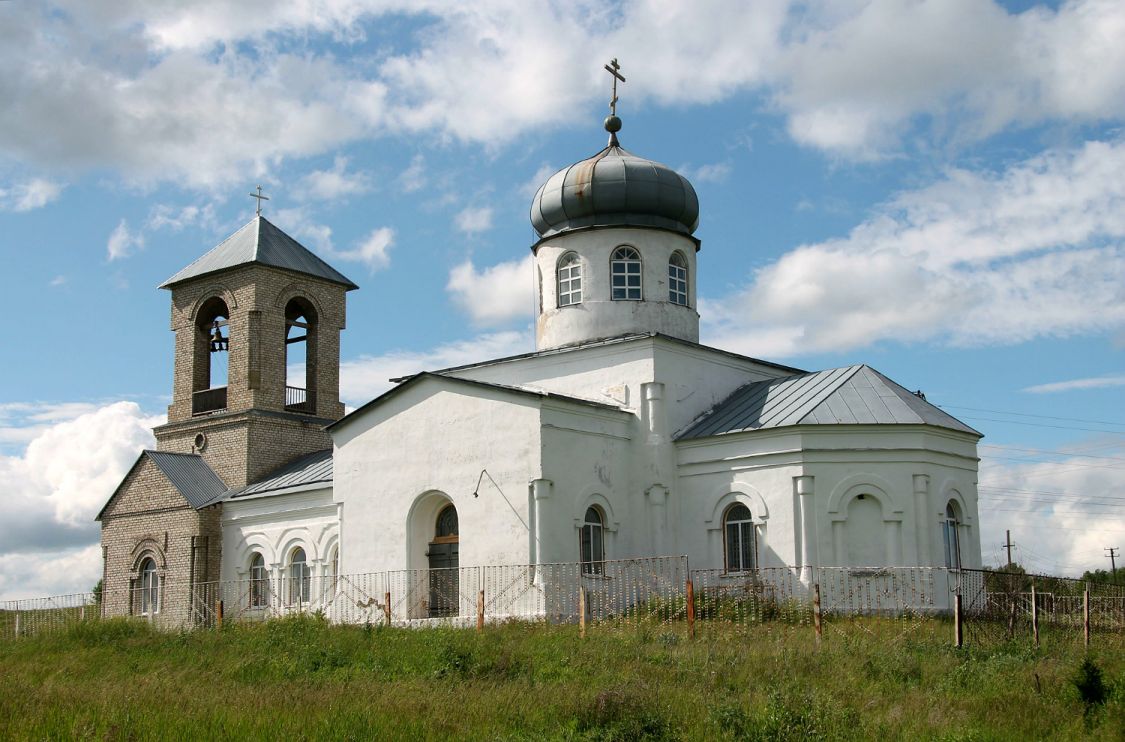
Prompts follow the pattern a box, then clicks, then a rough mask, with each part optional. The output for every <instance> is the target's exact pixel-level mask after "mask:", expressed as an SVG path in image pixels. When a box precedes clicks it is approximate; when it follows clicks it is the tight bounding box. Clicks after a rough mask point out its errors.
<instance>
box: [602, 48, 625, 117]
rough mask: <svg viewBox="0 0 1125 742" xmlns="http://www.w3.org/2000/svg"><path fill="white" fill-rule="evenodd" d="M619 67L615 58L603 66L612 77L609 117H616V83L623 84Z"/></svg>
mask: <svg viewBox="0 0 1125 742" xmlns="http://www.w3.org/2000/svg"><path fill="white" fill-rule="evenodd" d="M620 70H621V65H619V64H618V63H617V57H614V58H613V60H612V61H611V62H610V63H609V64H607V65H606V66H605V71H606V72H608V73H609V74H611V75H613V98H612V99H610V101H609V113H610V115H611V116H616V115H617V81H618V80H620V81H621V82H625V76H624V75H622V74H621V72H620Z"/></svg>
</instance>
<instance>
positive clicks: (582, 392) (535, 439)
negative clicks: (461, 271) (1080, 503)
mask: <svg viewBox="0 0 1125 742" xmlns="http://www.w3.org/2000/svg"><path fill="white" fill-rule="evenodd" d="M698 213H699V208H698V202H697V199H696V194H695V192H694V190H693V188H692V186H691V184H690V183H688V181H687V180H686V179H685V178H683V177H682V176H680V175H678V174H677V173H675V172H673V171H672V170H670V169H668V168H667V167H665V166H663V165H661V164H659V163H656V162H652V161H650V160H646V159H643V158H641V157H638V156H636V155H633V154H631V153H629V152H627V151H626V150H624V149H622V148H621V147H620V146H619V144H618V142H617V138H616V136H615V132H614V136H613V137H612V141H611V143H610V146H608V147H606V148H605V149H604V150H602V151H601V152H599V153H598V154H596V155H594V156H593V157H591V158H589V159H587V160H583V161H582V162H579V163H576V164H574V165H572V166H571V167H568V168H566V169H564V170H561V171H559V172H558V173H556V174H555V175H553V176H552V177H551V178H550V179H548V180H547V182H546V183H545V184H544V185H543V186H542V187H541V188H540V189H539V192H538V193H537V194H536V196H535V198H534V200H533V202H532V207H531V219H532V224H533V225H534V227H535V229H536V231H537V232H538V234H539V236H540V239H539V241H538V242H536V243H535V244H534V245H533V246H532V251H533V252H534V255H535V266H536V276H537V278H538V286H539V291H538V297H539V300H538V301H539V316H538V318H537V332H536V351H535V352H533V353H528V354H525V355H520V356H515V357H509V358H498V359H495V360H491V361H486V362H482V363H476V364H472V365H468V366H462V367H458V368H450V369H441V370H436V371H432V372H426V373H420V374H417V375H415V376H410V377H407V378H404V379H400V380H397V381H398V385H397V386H396V387H395V388H393V389H392V390H390V391H389V392H387V393H386V394H383V395H382V396H380V397H378V398H376V399H374V400H372V401H370V402H368V403H367V404H365V405H363V406H362V407H360V408H359V409H357V410H355V411H354V412H352V413H351V414H349V415H347V416H345V417H344V418H343V419H341V420H339V421H337V422H335V423H333V424H332V425H331V426H329V428H328V431H329V433H330V434H331V436H332V444H333V447H332V450H331V451H330V452H328V451H326V452H323V453H318V454H313V455H311V456H308V457H305V458H304V459H302V460H300V461H298V462H295V463H294V464H293V465H291V466H289V467H285V468H283V470H282V471H280V472H278V473H277V474H276V475H275V476H272V477H269V478H267V479H265V480H264V481H261V482H258V483H256V484H254V485H251V486H250V487H247V488H246V489H243V490H241V491H239V492H235V493H233V495H231V496H230V497H229V498H228V499H226V500H225V502H224V503H223V516H222V529H223V550H222V551H223V566H222V576H223V578H224V579H239V578H247V577H249V576H250V569H251V565H252V563H254V560H255V557H257V556H259V555H260V556H261V557H262V558H263V561H264V562H265V563H266V564H267V565H272V568H273V569H274V570H276V571H277V574H278V575H279V576H280V575H283V574H285V570H286V567H287V563H288V560H290V559H291V554H292V553H293V551H294V550H295V549H297V548H300V549H302V550H303V552H304V555H305V556H306V558H307V559H309V560H310V562H311V563H312V564H313V565H315V566H314V568H313V569H314V572H316V571H317V570H319V573H320V574H329V573H331V572H333V571H336V570H338V571H339V573H343V574H355V573H366V572H379V571H385V570H402V569H427V568H431V567H433V568H436V567H449V566H457V565H462V566H464V565H503V564H513V565H515V564H542V563H554V562H576V561H582V562H586V563H590V564H591V565H594V564H596V563H597V562H600V561H602V560H606V559H623V558H632V557H640V556H651V555H673V554H686V555H687V556H688V558H689V560H690V563H691V565H693V566H700V567H710V568H723V569H726V570H730V571H745V570H748V569H752V568H754V567H758V566H782V565H792V566H804V565H824V566H828V565H831V566H845V565H862V566H900V565H921V566H960V565H964V566H974V567H975V566H979V565H980V537H979V532H978V527H977V524H978V520H977V518H978V516H977V491H976V481H977V461H978V459H977V448H976V445H977V441H978V439H979V438H980V434H979V433H977V432H976V431H974V430H973V429H972V428H969V427H968V426H966V425H964V424H963V423H961V422H960V421H958V420H956V419H954V418H953V417H951V416H949V415H948V414H946V413H945V412H943V411H942V410H940V409H938V408H937V407H935V406H933V405H931V404H929V403H928V402H926V401H925V399H924V398H922V397H920V396H918V395H916V394H913V393H911V392H909V391H907V390H906V389H904V388H903V387H902V386H900V385H898V384H896V383H895V382H893V381H891V380H890V379H888V378H886V377H885V376H883V375H882V374H880V373H879V372H878V371H876V370H875V369H873V368H870V367H868V366H862V365H861V366H851V367H847V368H836V369H829V370H825V371H817V372H805V371H801V370H798V369H795V368H790V367H787V366H782V365H778V364H774V363H768V362H765V361H760V360H756V359H753V358H747V357H744V356H740V355H737V354H734V353H729V352H726V351H723V350H720V349H717V348H710V347H706V346H703V345H699V344H698V342H697V341H698V337H699V314H698V312H697V311H696V295H695V286H696V281H695V276H696V271H697V267H698V265H699V263H698V257H699V254H700V247H701V245H700V243H699V241H698V240H697V239H695V238H694V237H693V236H692V234H693V232H694V231H695V228H696V226H697V223H698ZM591 569H596V567H593V566H592V567H591Z"/></svg>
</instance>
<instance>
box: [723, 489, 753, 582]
mask: <svg viewBox="0 0 1125 742" xmlns="http://www.w3.org/2000/svg"><path fill="white" fill-rule="evenodd" d="M723 542H724V543H723V548H724V555H723V566H724V568H725V569H726V571H727V572H748V571H750V570H752V569H755V568H756V567H757V545H756V544H755V542H754V519H753V518H752V517H751V515H750V509H749V508H748V507H746V506H745V505H743V504H742V503H740V502H738V503H735V504H734V505H731V506H730V507H729V508H727V511H726V512H725V513H724V514H723Z"/></svg>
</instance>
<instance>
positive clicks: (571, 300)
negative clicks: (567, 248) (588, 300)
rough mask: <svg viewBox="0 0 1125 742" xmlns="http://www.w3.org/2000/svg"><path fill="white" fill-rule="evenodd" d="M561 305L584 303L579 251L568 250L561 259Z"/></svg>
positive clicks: (559, 269) (559, 271) (559, 274)
mask: <svg viewBox="0 0 1125 742" xmlns="http://www.w3.org/2000/svg"><path fill="white" fill-rule="evenodd" d="M558 276H559V281H558V283H559V306H560V307H569V306H573V305H574V304H581V303H582V259H581V258H579V257H578V253H574V252H568V253H567V254H566V255H563V256H562V258H561V259H560V260H559V266H558Z"/></svg>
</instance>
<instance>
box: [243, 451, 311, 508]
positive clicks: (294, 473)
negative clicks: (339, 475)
mask: <svg viewBox="0 0 1125 742" xmlns="http://www.w3.org/2000/svg"><path fill="white" fill-rule="evenodd" d="M331 481H332V449H331V448H327V449H325V450H323V451H316V452H315V453H310V454H309V455H307V456H302V457H300V458H299V459H295V460H294V461H290V462H289V463H288V464H285V465H283V466H280V467H278V468H277V469H274V470H273V471H272V472H270V473H269V474H268V475H267V476H266V477H265V478H263V479H259V480H258V481H257V482H253V483H251V484H248V485H246V486H245V487H243V488H242V489H240V490H238V491H237V492H234V493H232V494H231V495H230V497H231V499H236V498H239V497H247V496H249V495H260V494H262V493H265V492H272V491H274V490H283V489H289V488H290V487H300V486H302V485H308V484H319V483H325V484H328V483H330V482H331Z"/></svg>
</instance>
